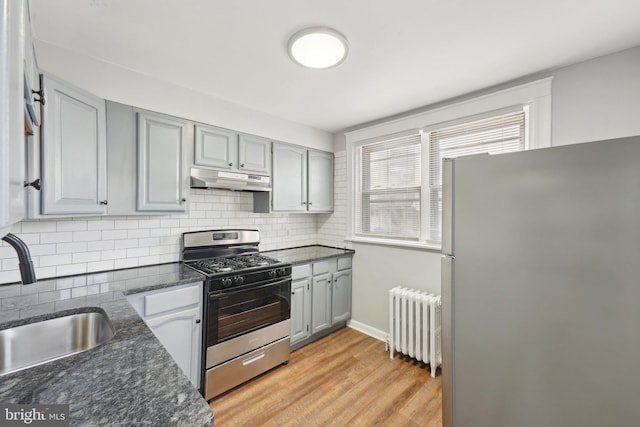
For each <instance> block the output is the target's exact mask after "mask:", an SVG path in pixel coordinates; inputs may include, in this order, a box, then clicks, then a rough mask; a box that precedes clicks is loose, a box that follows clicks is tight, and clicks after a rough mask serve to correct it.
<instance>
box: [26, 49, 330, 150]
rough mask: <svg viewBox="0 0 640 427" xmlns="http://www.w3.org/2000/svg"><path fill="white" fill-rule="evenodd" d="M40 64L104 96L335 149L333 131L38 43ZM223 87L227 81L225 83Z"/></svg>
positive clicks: (276, 137) (174, 114) (135, 104)
mask: <svg viewBox="0 0 640 427" xmlns="http://www.w3.org/2000/svg"><path fill="white" fill-rule="evenodd" d="M35 46H36V55H37V58H38V66H39V67H40V68H41V69H42V70H45V71H46V72H49V73H52V74H54V75H56V76H58V77H60V78H62V79H64V80H66V81H68V82H70V83H72V84H74V85H76V86H78V87H80V88H82V89H84V90H86V91H88V92H91V93H93V94H95V95H97V96H99V97H102V98H105V99H108V100H111V101H117V102H120V103H123V104H129V105H134V106H136V107H140V108H145V109H148V110H152V111H158V112H160V113H164V114H170V115H173V116H177V117H182V118H185V119H189V120H194V121H199V122H203V123H208V124H211V125H215V126H220V127H224V128H228V129H233V130H236V131H241V132H246V133H250V134H254V135H259V136H264V137H267V138H271V139H274V140H278V141H284V142H289V143H292V144H298V145H304V146H308V147H311V148H317V149H319V150H324V151H333V137H332V135H331V134H330V133H328V132H325V131H322V130H319V129H315V128H312V127H309V126H305V125H302V124H299V123H294V122H291V121H289V120H285V119H282V118H279V117H275V116H272V115H270V114H268V113H267V112H261V111H257V110H252V109H249V108H246V107H243V106H240V105H238V104H234V103H232V102H228V101H225V100H222V99H218V98H214V97H211V96H208V95H204V94H202V93H198V92H196V91H194V90H191V89H187V88H184V87H180V86H176V85H174V84H170V83H167V82H165V81H161V80H159V79H157V78H155V77H154V76H149V75H144V74H140V73H138V72H135V71H132V70H128V69H125V68H122V67H119V66H116V65H113V64H110V63H107V62H104V61H101V60H98V59H96V58H91V57H88V56H85V55H81V54H78V53H75V52H72V51H70V50H67V49H64V48H61V47H58V46H55V45H52V44H49V43H45V42H42V41H39V40H36V41H35ZM220 84H224V82H220Z"/></svg>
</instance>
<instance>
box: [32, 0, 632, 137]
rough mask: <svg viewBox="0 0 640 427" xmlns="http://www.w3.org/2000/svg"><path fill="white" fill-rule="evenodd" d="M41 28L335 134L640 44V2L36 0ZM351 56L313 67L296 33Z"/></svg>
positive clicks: (80, 46)
mask: <svg viewBox="0 0 640 427" xmlns="http://www.w3.org/2000/svg"><path fill="white" fill-rule="evenodd" d="M30 5H31V14H32V19H33V28H34V32H35V37H36V39H39V40H42V41H45V42H47V43H50V44H53V45H57V46H60V47H63V48H66V49H69V50H71V51H74V52H77V53H80V54H85V55H89V56H92V57H94V58H98V59H100V60H103V61H106V62H109V63H112V64H115V65H119V66H121V67H124V68H127V69H131V70H134V71H137V72H139V73H143V74H146V75H152V76H155V77H156V78H159V79H162V80H166V81H168V82H171V83H173V84H177V85H180V86H183V87H188V88H190V89H195V90H198V91H200V92H204V93H207V94H209V95H211V96H214V97H217V98H220V99H223V100H226V101H231V102H234V103H237V104H240V105H244V106H246V107H249V108H253V109H255V110H259V111H263V112H267V113H269V114H272V115H274V116H278V117H282V118H285V119H288V120H292V121H295V122H298V123H302V124H305V125H309V126H312V127H316V128H318V129H322V130H326V131H329V132H335V131H337V130H340V129H344V128H347V127H351V126H354V125H356V124H360V123H364V122H367V121H371V120H375V119H379V118H382V117H385V116H389V115H393V114H397V113H400V112H403V111H407V110H411V109H415V108H418V107H421V106H426V105H429V104H432V103H434V102H438V101H442V100H445V99H448V98H452V97H455V96H458V95H462V94H465V93H468V92H472V91H475V90H479V89H482V88H485V87H489V86H492V85H495V84H498V83H501V82H505V81H508V80H511V79H514V78H518V77H521V76H524V75H528V74H532V73H535V72H538V71H542V70H546V69H550V68H555V67H559V66H563V65H568V64H572V63H575V62H579V61H582V60H585V59H589V58H593V57H597V56H601V55H604V54H607V53H611V52H616V51H620V50H623V49H626V48H630V47H634V46H638V45H640V1H638V0H526V1H525V0H482V1H478V0H396V1H391V0H322V1H319V0H315V1H314V0H236V1H222V0H160V1H159V0H55V1H51V0H31V1H30ZM316 25H322V26H329V27H333V28H335V29H337V30H338V31H340V32H342V33H343V34H344V35H346V37H347V38H348V40H349V44H350V50H349V57H348V58H347V60H346V61H345V62H344V63H343V64H341V65H340V66H338V67H336V68H333V69H329V70H308V69H304V68H302V67H300V66H298V65H296V64H294V63H293V62H292V61H291V60H290V59H289V57H288V55H287V52H286V44H287V40H288V37H289V36H290V35H291V34H293V33H294V32H296V31H298V30H300V29H301V28H304V27H307V26H316Z"/></svg>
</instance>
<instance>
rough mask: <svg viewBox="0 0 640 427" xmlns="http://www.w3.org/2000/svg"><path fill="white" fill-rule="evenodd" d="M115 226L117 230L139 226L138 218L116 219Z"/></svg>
mask: <svg viewBox="0 0 640 427" xmlns="http://www.w3.org/2000/svg"><path fill="white" fill-rule="evenodd" d="M114 228H115V229H116V230H123V229H124V230H130V229H134V228H138V221H137V220H120V221H114Z"/></svg>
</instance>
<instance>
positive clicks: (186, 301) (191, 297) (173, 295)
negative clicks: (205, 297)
mask: <svg viewBox="0 0 640 427" xmlns="http://www.w3.org/2000/svg"><path fill="white" fill-rule="evenodd" d="M199 300H200V287H199V286H190V287H188V288H182V289H176V290H175V291H166V292H162V293H159V294H154V295H147V296H145V297H144V315H145V316H152V315H154V314H158V313H162V312H163V311H167V310H175V309H176V308H181V307H186V306H189V305H193V304H198V302H199Z"/></svg>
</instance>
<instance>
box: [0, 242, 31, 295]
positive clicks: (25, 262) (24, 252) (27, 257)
mask: <svg viewBox="0 0 640 427" xmlns="http://www.w3.org/2000/svg"><path fill="white" fill-rule="evenodd" d="M2 240H4V241H5V242H7V243H8V244H10V245H11V246H12V247H13V249H15V251H16V253H17V254H18V262H19V266H20V278H21V279H22V284H23V285H28V284H29V283H35V282H36V272H35V271H34V270H33V263H32V262H31V254H30V253H29V248H28V247H27V245H26V244H25V243H24V242H23V241H22V240H20V239H19V238H18V237H17V236H15V235H13V234H11V233H8V234H7V235H6V236H4V237H3V238H2Z"/></svg>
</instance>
